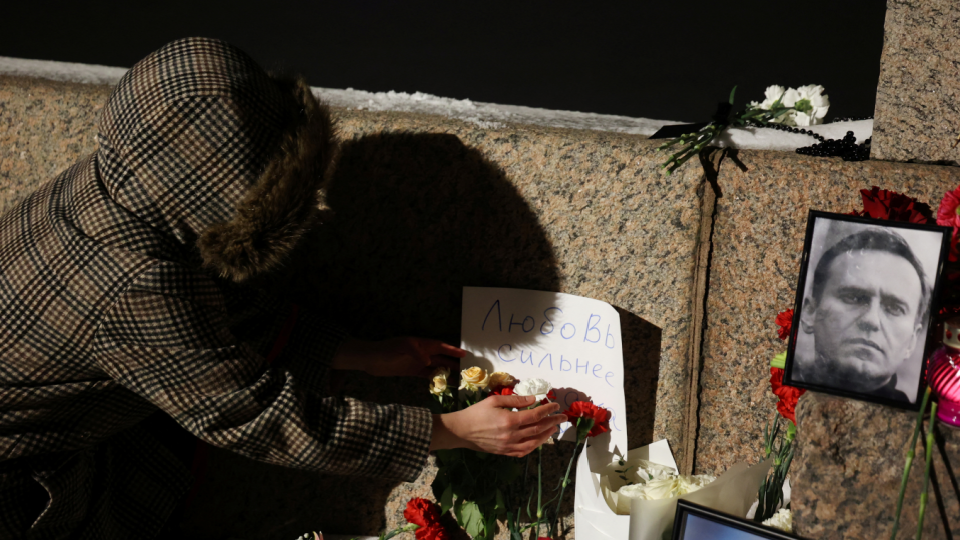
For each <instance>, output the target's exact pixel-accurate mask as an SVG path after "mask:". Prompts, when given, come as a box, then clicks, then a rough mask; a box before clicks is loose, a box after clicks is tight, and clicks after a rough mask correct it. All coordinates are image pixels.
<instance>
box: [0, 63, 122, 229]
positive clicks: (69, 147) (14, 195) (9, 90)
mask: <svg viewBox="0 0 960 540" xmlns="http://www.w3.org/2000/svg"><path fill="white" fill-rule="evenodd" d="M111 91H113V88H112V87H110V86H103V85H90V84H76V83H69V82H55V81H48V80H45V79H31V78H20V77H4V76H0V213H3V212H5V211H6V210H7V209H9V208H10V207H12V206H13V205H14V204H16V203H17V202H18V201H20V200H21V199H23V198H24V197H26V196H27V195H29V194H30V193H32V192H33V191H34V190H35V189H37V187H38V186H39V185H40V184H41V183H43V182H45V181H47V180H52V179H53V177H54V176H56V175H57V174H58V173H60V172H61V171H63V170H64V169H66V168H67V167H69V166H70V165H72V164H73V162H74V161H76V160H77V159H78V158H79V157H80V156H84V155H87V154H89V153H91V152H93V151H94V149H96V141H95V140H94V137H95V136H96V134H97V132H96V126H97V121H98V120H99V115H100V110H101V109H102V108H103V106H104V105H105V104H106V102H107V98H109V97H110V92H111Z"/></svg>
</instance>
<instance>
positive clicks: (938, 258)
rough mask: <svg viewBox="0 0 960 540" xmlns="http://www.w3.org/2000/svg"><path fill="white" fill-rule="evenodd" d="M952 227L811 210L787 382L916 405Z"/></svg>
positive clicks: (897, 404)
mask: <svg viewBox="0 0 960 540" xmlns="http://www.w3.org/2000/svg"><path fill="white" fill-rule="evenodd" d="M951 233H952V231H951V229H949V228H946V227H940V226H937V225H919V224H914V223H903V222H896V221H881V220H875V219H870V218H862V217H854V216H848V215H845V214H832V213H827V212H819V211H816V210H812V211H811V212H810V215H809V217H808V219H807V234H806V240H805V242H804V246H803V258H802V263H801V267H800V280H799V283H798V284H797V300H796V305H795V307H794V315H793V317H794V318H793V326H792V328H791V331H790V341H789V344H788V348H787V361H786V366H785V373H784V380H783V382H784V384H787V385H790V386H796V387H798V388H807V389H810V390H814V391H817V392H824V393H828V394H835V395H841V396H846V397H852V398H855V399H860V400H863V401H872V402H875V403H883V404H885V405H892V406H895V407H900V408H904V409H910V410H918V409H919V407H920V404H919V403H918V400H917V396H918V394H919V393H920V390H921V388H922V385H923V380H922V379H923V366H924V361H925V358H926V353H927V344H928V340H927V337H928V335H929V333H930V331H931V328H930V326H931V324H930V323H931V315H932V314H933V313H934V312H935V311H934V310H935V309H936V307H937V306H936V305H935V304H936V302H935V300H936V298H937V294H938V292H939V290H940V279H941V273H942V269H943V264H944V262H945V261H946V257H947V252H948V249H949V244H950V234H951Z"/></svg>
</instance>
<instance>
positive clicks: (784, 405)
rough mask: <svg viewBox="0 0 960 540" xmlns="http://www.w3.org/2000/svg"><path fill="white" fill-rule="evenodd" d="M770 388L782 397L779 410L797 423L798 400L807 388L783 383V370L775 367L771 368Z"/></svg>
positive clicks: (785, 416)
mask: <svg viewBox="0 0 960 540" xmlns="http://www.w3.org/2000/svg"><path fill="white" fill-rule="evenodd" d="M770 390H771V391H772V392H773V394H774V395H775V396H777V397H778V398H780V401H778V402H777V411H779V412H780V415H781V416H783V417H784V418H786V419H787V420H790V421H791V422H793V423H794V425H796V423H797V416H796V410H797V400H799V399H800V396H802V395H803V394H804V393H805V392H806V390H804V389H801V388H794V387H793V386H787V385H785V384H783V370H782V369H780V368H775V367H772V368H770Z"/></svg>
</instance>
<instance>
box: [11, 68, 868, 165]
mask: <svg viewBox="0 0 960 540" xmlns="http://www.w3.org/2000/svg"><path fill="white" fill-rule="evenodd" d="M126 71H127V68H119V67H109V66H99V65H94V64H75V63H70V62H53V61H49V60H27V59H22V58H10V57H5V56H0V75H13V76H21V77H40V78H44V79H52V80H56V81H65V82H76V83H84V84H106V85H114V84H117V82H118V81H119V80H120V77H122V76H123V74H124V73H126ZM313 91H314V93H315V94H316V95H317V96H318V97H320V98H321V99H323V100H324V101H325V102H327V103H328V104H330V105H332V106H334V107H344V108H350V109H357V110H370V111H404V112H416V113H426V114H438V115H442V116H446V117H450V118H456V119H459V120H462V121H465V122H470V123H472V124H475V125H477V126H479V127H481V128H483V129H495V128H499V127H503V125H504V123H505V122H511V123H519V124H534V125H539V126H549V127H560V128H572V129H593V130H598V131H612V132H617V133H632V134H636V135H647V136H649V135H653V134H654V133H655V132H656V131H657V130H658V129H660V128H661V127H662V126H666V125H674V124H681V123H683V122H674V121H669V120H652V119H649V118H630V117H627V116H616V115H610V114H595V113H583V112H574V111H556V110H550V109H538V108H534V107H524V106H521V105H500V104H496V103H483V102H479V101H471V100H469V99H452V98H445V97H439V96H434V95H430V94H424V93H422V92H416V93H413V94H407V93H404V92H393V91H390V92H366V91H363V90H354V89H352V88H347V89H346V90H338V89H333V88H316V87H314V88H313ZM808 129H809V130H810V131H814V132H816V133H819V134H820V135H823V136H824V137H826V138H828V139H839V138H843V136H844V135H845V134H846V132H847V131H853V132H854V134H855V135H856V137H857V142H858V143H860V142H863V141H864V140H866V139H867V138H868V137H870V135H871V133H872V132H873V120H862V121H857V122H838V123H836V124H823V125H819V126H812V127H810V128H808ZM816 142H817V141H816V140H815V139H813V137H810V136H808V135H800V134H795V133H785V132H782V131H776V130H773V129H769V128H730V129H727V130H725V132H724V133H723V135H722V136H721V137H720V138H719V139H718V140H716V141H714V144H716V145H718V146H721V147H726V148H749V149H758V150H781V151H788V152H792V151H794V150H796V149H797V148H799V147H802V146H810V145H812V144H814V143H816Z"/></svg>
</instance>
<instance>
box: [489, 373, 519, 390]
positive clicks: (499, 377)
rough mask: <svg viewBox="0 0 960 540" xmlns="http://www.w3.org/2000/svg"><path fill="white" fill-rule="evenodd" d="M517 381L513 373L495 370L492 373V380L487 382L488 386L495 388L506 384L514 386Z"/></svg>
mask: <svg viewBox="0 0 960 540" xmlns="http://www.w3.org/2000/svg"><path fill="white" fill-rule="evenodd" d="M515 382H517V380H516V379H514V378H513V375H511V374H509V373H504V372H502V371H495V372H493V373H492V374H491V375H490V382H489V383H487V386H488V387H490V388H494V389H496V388H503V387H506V386H511V387H512V386H513V383H515Z"/></svg>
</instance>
